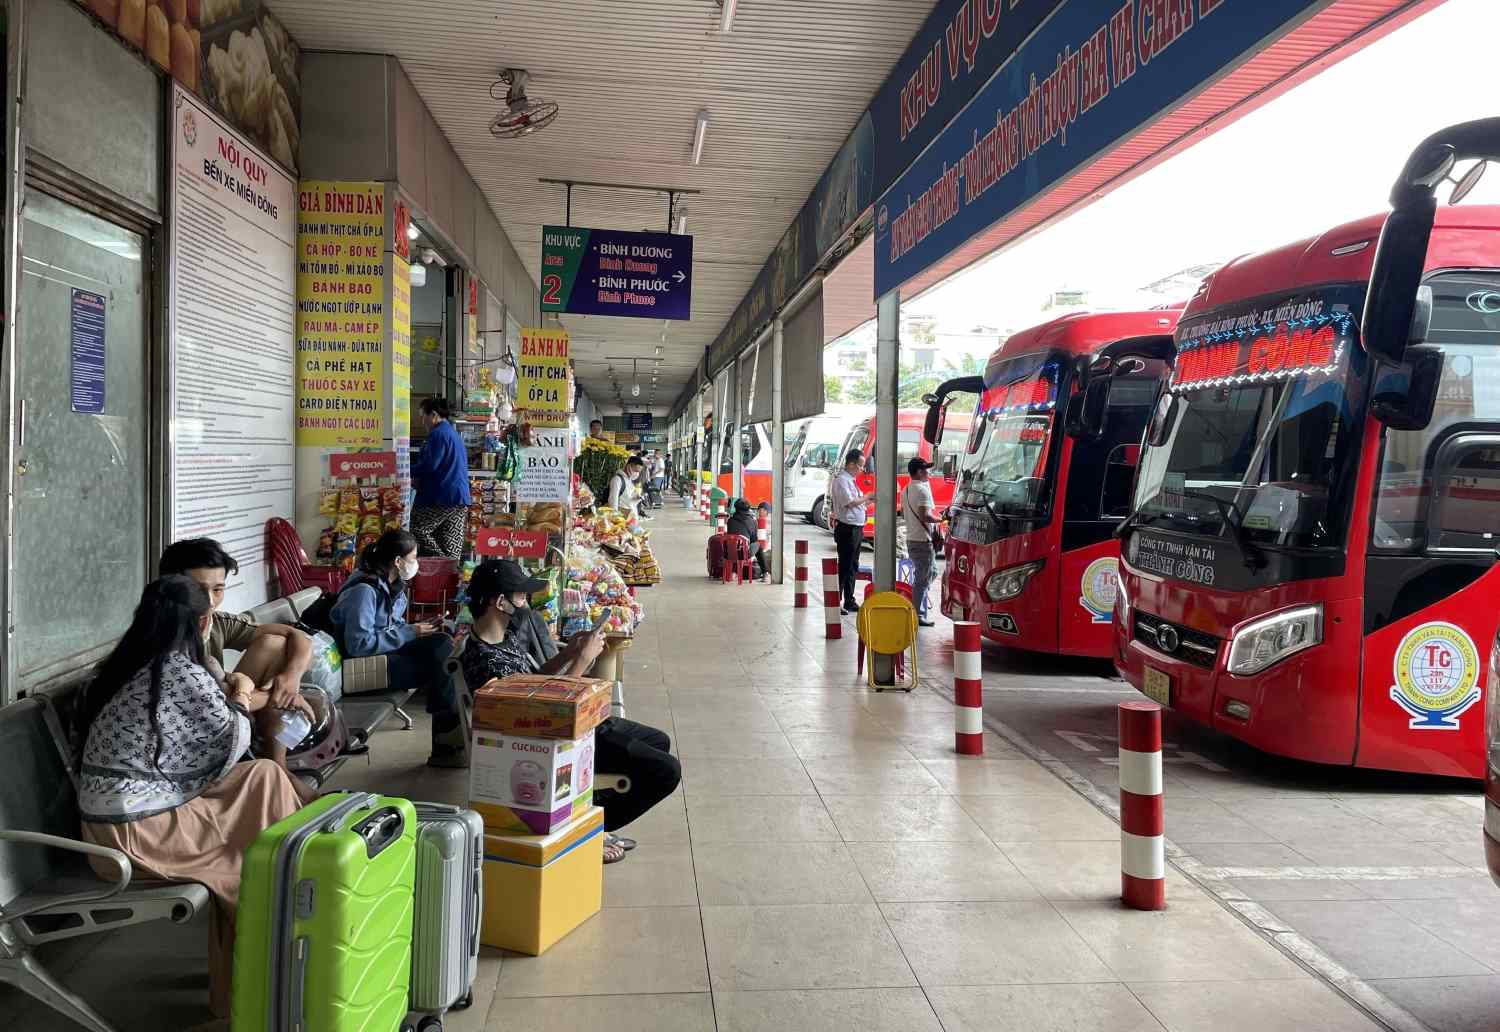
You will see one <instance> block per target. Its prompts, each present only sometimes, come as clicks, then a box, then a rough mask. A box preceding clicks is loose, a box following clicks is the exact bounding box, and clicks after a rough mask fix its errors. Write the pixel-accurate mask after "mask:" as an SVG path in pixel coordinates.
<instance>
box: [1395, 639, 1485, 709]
mask: <svg viewBox="0 0 1500 1032" xmlns="http://www.w3.org/2000/svg"><path fill="white" fill-rule="evenodd" d="M1394 665H1395V675H1396V683H1395V684H1393V685H1391V698H1392V699H1393V700H1394V701H1395V703H1396V705H1398V706H1400V707H1401V708H1402V709H1404V710H1406V712H1407V713H1410V714H1411V721H1410V723H1408V724H1407V727H1409V728H1411V729H1412V730H1414V731H1457V730H1458V729H1459V723H1458V717H1459V714H1461V713H1463V712H1464V710H1466V709H1468V708H1469V707H1470V706H1472V705H1474V704H1475V703H1476V702H1478V701H1479V652H1478V650H1477V649H1475V648H1474V642H1473V641H1472V640H1471V639H1470V638H1469V636H1468V635H1467V634H1465V633H1464V632H1463V630H1462V629H1461V628H1458V627H1455V626H1454V625H1453V624H1450V623H1441V622H1434V623H1425V624H1422V625H1421V626H1419V627H1414V628H1412V629H1411V630H1410V631H1408V632H1406V636H1405V637H1404V638H1402V639H1401V644H1400V645H1399V646H1398V647H1397V648H1396V661H1395V664H1394Z"/></svg>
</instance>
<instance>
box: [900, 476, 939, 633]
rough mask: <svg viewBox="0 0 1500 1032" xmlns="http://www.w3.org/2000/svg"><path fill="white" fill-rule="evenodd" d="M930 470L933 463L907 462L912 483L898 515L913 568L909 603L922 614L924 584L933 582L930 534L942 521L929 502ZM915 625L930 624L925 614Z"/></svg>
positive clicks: (907, 488) (930, 490)
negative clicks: (901, 521) (903, 520)
mask: <svg viewBox="0 0 1500 1032" xmlns="http://www.w3.org/2000/svg"><path fill="white" fill-rule="evenodd" d="M931 468H932V463H930V462H928V461H927V460H926V459H922V458H915V459H912V460H911V461H910V462H908V463H907V464H906V472H907V473H909V474H910V475H911V483H910V484H908V485H907V486H906V493H905V494H903V495H902V496H901V514H902V516H904V517H905V519H906V551H907V554H908V555H910V556H911V564H912V568H913V571H912V584H911V600H912V605H914V606H916V607H917V612H918V613H921V612H922V611H923V603H924V602H925V601H926V599H927V585H928V584H930V583H931V582H932V561H933V548H932V532H933V530H934V529H935V528H937V527H938V526H939V525H940V524H941V523H942V522H943V521H942V518H941V517H939V516H938V514H937V513H936V512H934V511H933V509H934V508H936V506H935V505H934V504H933V501H932V488H931V487H929V486H928V484H927V477H928V473H927V471H928V470H930V469H931ZM917 622H918V623H919V624H921V625H922V626H923V627H931V626H932V625H933V623H932V621H931V620H929V619H927V617H926V616H925V615H923V616H919V617H918V619H917Z"/></svg>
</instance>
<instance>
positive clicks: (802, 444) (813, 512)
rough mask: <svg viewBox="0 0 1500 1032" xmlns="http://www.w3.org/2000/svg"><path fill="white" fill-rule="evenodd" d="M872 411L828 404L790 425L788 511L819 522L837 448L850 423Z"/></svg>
mask: <svg viewBox="0 0 1500 1032" xmlns="http://www.w3.org/2000/svg"><path fill="white" fill-rule="evenodd" d="M873 411H874V409H873V408H872V407H871V406H869V405H829V406H828V410H827V411H826V412H824V413H823V414H822V415H818V416H813V417H811V418H809V419H804V420H801V421H800V422H799V423H798V424H795V425H794V436H791V437H790V438H789V439H788V440H787V445H786V484H785V488H786V490H785V495H784V497H785V499H786V511H787V512H788V513H801V514H802V516H803V517H804V518H805V519H806V520H807V521H808V522H809V523H813V524H816V525H818V526H820V527H821V526H823V516H824V512H823V509H824V506H825V504H826V502H825V499H824V494H825V492H826V491H827V489H828V478H829V474H830V472H831V471H832V470H836V469H838V468H839V449H840V448H841V447H842V446H843V444H844V439H845V438H846V437H848V436H849V431H850V430H851V429H852V428H853V427H854V425H855V424H856V423H858V422H859V421H860V420H862V419H868V418H869V416H870V414H871V413H872V412H873ZM789 429H793V427H789Z"/></svg>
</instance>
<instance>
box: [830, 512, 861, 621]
mask: <svg viewBox="0 0 1500 1032" xmlns="http://www.w3.org/2000/svg"><path fill="white" fill-rule="evenodd" d="M833 540H834V542H835V543H837V545H838V547H839V591H841V592H843V594H844V608H845V609H858V608H859V603H857V602H855V601H854V582H855V580H856V575H857V574H858V573H859V549H860V546H861V545H863V544H864V542H865V528H864V527H861V526H856V525H855V524H853V523H835V524H834V525H833Z"/></svg>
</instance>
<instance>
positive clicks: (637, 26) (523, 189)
mask: <svg viewBox="0 0 1500 1032" xmlns="http://www.w3.org/2000/svg"><path fill="white" fill-rule="evenodd" d="M268 4H269V6H270V7H271V8H272V9H273V10H274V11H275V12H276V14H277V15H279V16H280V17H281V18H282V19H283V21H285V23H286V25H287V27H288V28H289V29H290V30H291V31H292V33H293V35H294V36H295V37H296V38H297V40H298V42H299V43H301V44H302V46H304V47H306V48H311V49H324V50H357V51H370V52H376V53H389V54H394V55H395V56H396V57H397V58H399V59H400V61H401V63H402V64H403V65H404V66H405V68H406V71H407V74H408V75H409V76H410V77H411V80H412V82H413V84H414V85H415V86H416V88H417V91H418V92H419V93H420V94H421V96H422V99H423V100H424V101H425V102H426V104H427V106H428V108H429V109H431V111H432V114H433V117H434V118H435V119H436V120H437V122H438V124H439V126H441V128H442V130H443V132H444V133H445V134H446V135H447V137H448V139H449V140H450V141H452V144H453V147H454V149H455V150H456V151H457V153H458V157H459V160H461V161H462V162H463V163H464V165H465V166H466V167H467V168H468V170H469V172H470V174H472V175H473V177H474V180H475V182H477V183H478V184H479V187H480V189H481V190H482V191H483V192H484V194H485V196H486V199H487V200H488V201H489V203H490V205H491V207H492V208H493V209H494V211H495V214H496V215H497V216H498V217H499V218H500V221H501V223H502V224H503V225H504V226H505V229H506V231H507V232H508V233H509V234H510V237H511V239H512V241H514V243H515V246H516V249H517V250H518V251H519V252H520V255H521V260H522V261H523V262H524V263H525V265H526V268H527V270H528V271H529V272H530V274H531V277H532V279H533V281H534V280H535V279H536V270H537V268H538V265H539V263H540V260H541V255H540V243H541V227H542V226H543V225H545V224H548V223H561V222H563V220H564V197H563V190H562V188H561V187H556V186H545V185H542V184H540V183H538V182H537V178H538V177H541V176H545V177H551V178H571V179H579V180H594V181H600V182H608V183H628V184H637V185H645V186H663V187H677V188H686V189H695V190H701V191H702V194H701V195H699V196H694V197H687V198H686V199H685V200H684V201H683V202H682V203H683V204H685V206H686V209H687V216H688V225H687V232H688V233H689V234H691V235H692V236H693V237H694V265H695V269H694V289H693V319H692V320H691V321H690V322H683V323H672V324H671V325H670V326H663V324H662V323H661V322H660V321H656V320H640V319H611V318H600V317H594V318H589V319H575V318H568V319H567V320H565V321H566V323H567V326H568V329H569V330H570V331H571V332H572V333H573V334H574V335H575V341H576V346H575V355H576V357H577V360H578V372H579V379H580V381H581V382H582V384H583V386H584V388H585V389H586V390H587V391H588V392H589V394H590V396H591V397H593V398H595V399H596V401H599V402H601V403H603V404H604V405H605V406H606V408H609V407H612V404H613V397H614V389H613V387H612V385H611V379H610V376H609V373H608V365H609V359H610V358H612V357H616V356H620V357H626V358H628V357H638V358H643V359H649V360H654V359H655V358H656V350H655V349H656V348H657V347H658V346H659V347H661V348H662V353H661V358H662V362H661V365H660V368H659V377H660V378H659V382H658V385H657V388H656V393H655V398H654V402H655V407H657V408H659V409H662V410H665V409H666V408H668V407H670V405H671V403H672V401H673V400H674V399H675V398H676V397H677V395H678V393H679V392H680V390H681V388H682V386H683V384H684V383H686V382H687V380H688V379H689V377H690V376H691V375H692V372H693V370H694V369H695V368H696V366H697V364H698V361H699V359H701V358H702V356H703V349H704V348H705V347H706V346H707V345H708V344H710V343H711V342H712V341H713V339H714V338H715V337H716V336H717V335H718V333H719V331H720V330H721V329H722V328H723V326H724V324H725V322H726V321H727V320H728V318H729V316H730V314H731V313H732V312H733V311H734V308H735V306H736V305H737V304H738V303H739V302H740V300H741V299H742V298H743V297H744V296H745V293H746V292H747V290H748V289H749V287H750V285H751V283H752V282H753V280H754V279H755V275H756V273H757V272H759V271H760V267H761V266H762V265H763V264H764V263H765V261H766V259H767V257H768V256H769V255H770V253H771V251H772V249H773V248H774V247H775V246H776V243H777V241H778V240H780V238H781V235H782V234H783V233H784V232H785V231H786V228H787V226H788V225H789V224H790V222H791V220H792V218H793V217H794V216H795V215H796V213H797V210H798V209H799V208H800V207H801V205H802V203H803V201H804V200H805V199H806V198H807V195H808V194H809V193H810V192H811V190H812V188H813V186H814V185H815V184H816V182H817V179H818V176H820V175H821V174H822V172H823V170H824V168H826V167H827V165H828V162H829V161H830V159H831V158H832V157H833V155H834V153H835V152H836V151H837V150H838V147H839V145H840V144H841V143H842V142H843V140H844V137H845V136H846V135H847V134H848V132H849V130H850V129H851V128H852V127H853V126H854V123H855V121H856V120H857V119H858V117H859V116H860V114H861V113H862V112H863V111H864V109H865V106H866V105H867V104H868V103H869V100H870V98H871V96H872V95H873V94H874V92H875V90H876V88H877V87H878V86H879V85H880V83H881V81H882V80H883V79H884V78H885V76H886V74H887V73H888V72H889V70H890V68H891V66H892V64H893V63H894V62H895V59H896V58H897V57H899V56H900V54H901V52H902V50H903V49H904V48H905V47H906V44H907V43H908V42H909V41H910V40H911V37H912V35H913V34H914V33H915V32H916V29H917V27H918V26H919V25H920V24H921V22H922V19H923V18H924V17H925V16H926V15H927V13H928V11H929V10H930V9H931V6H932V4H931V3H930V2H929V0H818V2H815V3H810V2H808V0H739V4H738V15H737V17H736V19H735V23H734V31H733V32H732V33H731V34H729V35H727V36H723V35H720V34H719V32H718V24H719V7H718V4H717V3H716V2H715V0H572V2H570V3H566V4H564V3H561V2H559V0H424V2H422V3H410V2H407V0H268ZM505 67H519V68H525V69H527V70H528V71H529V72H530V73H531V84H530V89H529V93H530V95H531V97H532V98H533V99H537V100H543V99H544V100H555V101H557V102H559V103H560V104H561V106H562V111H561V114H560V116H559V117H558V120H557V121H556V122H555V123H553V124H552V126H550V127H549V128H548V129H546V130H544V131H542V132H540V133H538V134H537V135H535V136H533V137H530V138H528V139H523V140H512V141H499V140H496V139H494V138H493V137H492V136H491V135H490V134H489V129H488V126H489V121H490V119H492V118H493V117H494V116H495V114H496V113H497V111H498V110H499V109H500V107H501V106H502V105H501V103H500V102H498V101H495V100H492V99H491V97H490V94H489V90H490V85H491V83H493V82H494V81H495V78H496V73H497V72H498V71H499V70H500V69H501V68H505ZM700 108H703V109H707V110H708V112H709V115H710V120H711V121H710V125H709V129H708V134H707V140H706V145H705V147H704V154H703V163H702V165H701V166H698V167H696V168H695V167H694V166H693V165H692V163H691V146H692V137H693V123H694V119H695V116H696V115H697V112H698V110H699V109H700ZM573 221H574V223H575V224H576V225H581V226H591V227H598V228H605V229H650V230H657V231H660V230H663V229H665V228H666V225H667V204H666V198H665V197H663V196H660V195H656V194H650V193H629V192H621V191H603V190H596V189H586V188H579V189H575V190H574V193H573ZM664 331H665V336H666V340H665V341H663V339H662V337H663V332H664ZM615 364H616V366H617V367H618V366H619V364H620V363H618V362H617V363H615ZM625 365H626V366H628V365H629V363H628V362H626V363H625ZM642 368H643V369H644V368H646V367H645V366H643V367H642ZM642 386H643V396H642V400H645V397H646V394H647V393H648V392H649V376H648V377H647V378H646V382H644V383H643V385H642ZM623 388H624V389H623V393H624V396H625V398H626V400H627V401H630V400H631V399H630V393H629V391H630V385H629V379H628V376H624V377H623ZM632 407H635V406H632Z"/></svg>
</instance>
